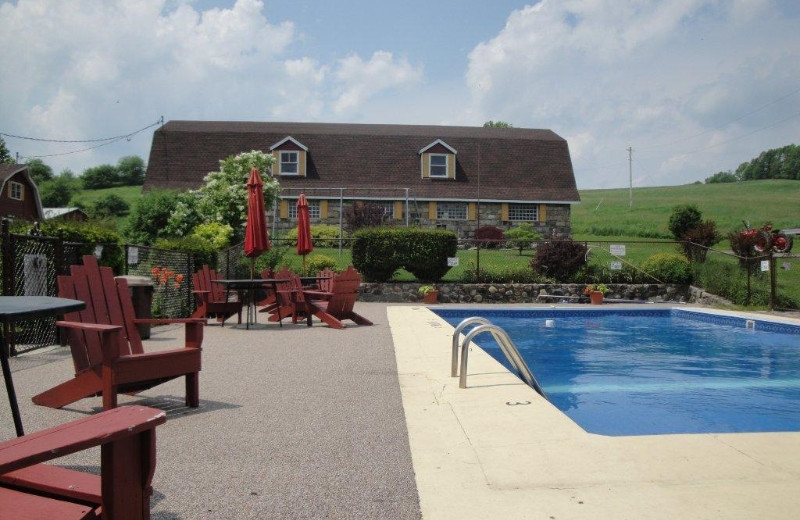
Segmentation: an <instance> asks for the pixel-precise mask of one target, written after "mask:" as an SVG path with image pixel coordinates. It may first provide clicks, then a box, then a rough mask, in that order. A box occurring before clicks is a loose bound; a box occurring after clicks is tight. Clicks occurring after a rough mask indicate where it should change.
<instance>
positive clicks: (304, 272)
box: [303, 255, 306, 276]
mask: <svg viewBox="0 0 800 520" xmlns="http://www.w3.org/2000/svg"><path fill="white" fill-rule="evenodd" d="M305 275H306V255H303V276H305Z"/></svg>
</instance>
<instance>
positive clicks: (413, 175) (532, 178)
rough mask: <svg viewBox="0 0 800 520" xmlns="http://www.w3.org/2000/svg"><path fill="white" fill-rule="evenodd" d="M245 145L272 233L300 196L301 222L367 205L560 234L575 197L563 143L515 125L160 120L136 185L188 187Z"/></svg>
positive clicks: (414, 218) (389, 214) (331, 220)
mask: <svg viewBox="0 0 800 520" xmlns="http://www.w3.org/2000/svg"><path fill="white" fill-rule="evenodd" d="M251 150H261V151H263V152H265V153H271V154H274V156H275V159H276V163H275V165H274V166H273V171H272V175H274V176H276V177H277V178H278V180H279V182H280V185H281V200H280V202H279V205H278V206H277V207H276V208H274V218H273V220H275V221H276V222H275V226H276V228H277V229H279V230H281V229H282V230H287V229H290V228H292V227H294V226H295V225H296V221H295V217H296V209H295V202H296V199H297V197H298V195H299V194H300V193H304V194H305V195H306V197H307V199H308V200H309V204H310V212H311V219H312V224H314V223H325V224H332V225H338V224H339V223H340V219H341V216H342V212H343V211H344V210H345V208H347V207H348V206H349V205H352V204H359V203H366V202H369V203H375V204H378V205H380V206H381V207H382V208H383V210H384V215H385V218H386V220H387V221H393V222H395V223H396V224H399V225H420V226H430V227H438V228H444V229H448V230H452V231H455V232H456V233H457V234H458V235H459V236H460V237H461V238H469V237H471V236H472V235H473V233H474V231H475V229H476V228H478V227H483V226H496V227H499V228H501V229H504V230H507V229H509V228H511V227H514V226H516V225H518V224H520V223H521V222H530V223H531V224H532V225H533V226H534V228H535V229H537V230H538V231H539V232H540V233H541V234H542V236H544V237H550V236H553V235H558V236H569V234H570V209H571V205H572V204H577V203H579V202H580V198H579V195H578V189H577V187H576V185H575V176H574V173H573V170H572V161H571V160H570V155H569V148H568V146H567V142H566V141H565V140H564V139H563V138H561V137H559V136H558V135H556V134H555V133H554V132H552V131H550V130H534V129H526V128H483V127H454V126H415V125H372V124H331V123H263V122H224V121H169V122H168V123H166V124H165V125H164V126H162V127H161V128H159V129H158V130H157V131H156V132H154V134H153V143H152V147H151V150H150V159H149V161H148V166H147V175H146V180H145V185H144V189H145V190H149V189H155V188H169V189H179V190H186V189H196V188H198V187H200V186H201V185H202V184H203V177H204V176H205V175H206V174H207V173H208V172H211V171H216V170H218V169H219V161H220V160H221V159H224V158H226V157H228V156H230V155H235V154H238V153H240V152H243V151H251Z"/></svg>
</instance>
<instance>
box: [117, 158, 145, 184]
mask: <svg viewBox="0 0 800 520" xmlns="http://www.w3.org/2000/svg"><path fill="white" fill-rule="evenodd" d="M146 170H147V167H146V166H145V164H144V160H143V159H142V158H141V157H139V156H138V155H128V156H126V157H123V158H121V159H120V160H119V162H118V163H117V177H118V180H119V183H120V185H122V186H141V185H142V184H144V174H145V171H146Z"/></svg>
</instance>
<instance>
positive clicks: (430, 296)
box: [418, 285, 439, 303]
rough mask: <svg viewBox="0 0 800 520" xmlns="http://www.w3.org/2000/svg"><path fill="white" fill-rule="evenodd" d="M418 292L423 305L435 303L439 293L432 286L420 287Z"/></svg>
mask: <svg viewBox="0 0 800 520" xmlns="http://www.w3.org/2000/svg"><path fill="white" fill-rule="evenodd" d="M418 291H419V293H420V294H421V295H422V301H423V302H425V303H436V302H437V301H438V300H439V291H437V290H436V287H434V286H433V285H420V287H419V289H418Z"/></svg>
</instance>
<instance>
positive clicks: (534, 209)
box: [508, 203, 539, 222]
mask: <svg viewBox="0 0 800 520" xmlns="http://www.w3.org/2000/svg"><path fill="white" fill-rule="evenodd" d="M520 206H524V208H520ZM528 208H530V209H528ZM514 209H521V210H522V211H532V212H533V213H535V214H536V218H534V219H527V218H514V217H515V216H514V215H513V213H515V212H514V211H513V210H514ZM508 221H509V222H538V221H539V205H538V204H531V203H519V204H509V205H508Z"/></svg>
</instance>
